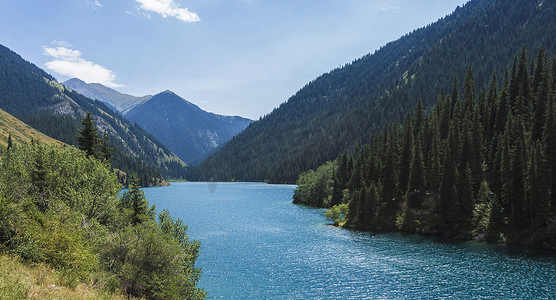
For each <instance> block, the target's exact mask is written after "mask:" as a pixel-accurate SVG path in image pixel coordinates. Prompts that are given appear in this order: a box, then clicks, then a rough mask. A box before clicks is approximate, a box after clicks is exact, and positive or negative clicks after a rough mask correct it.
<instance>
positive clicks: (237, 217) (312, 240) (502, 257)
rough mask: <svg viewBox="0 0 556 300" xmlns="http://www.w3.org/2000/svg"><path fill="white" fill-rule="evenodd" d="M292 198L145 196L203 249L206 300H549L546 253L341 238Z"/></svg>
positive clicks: (553, 292) (241, 190) (251, 186)
mask: <svg viewBox="0 0 556 300" xmlns="http://www.w3.org/2000/svg"><path fill="white" fill-rule="evenodd" d="M207 187H208V188H207ZM211 187H212V188H211ZM293 189H294V186H284V185H267V184H259V183H217V184H216V183H174V184H172V186H170V187H162V188H150V189H145V192H146V194H147V197H148V198H149V200H150V201H151V202H152V203H155V204H156V207H157V209H158V210H162V209H168V210H169V211H170V212H171V214H172V216H174V217H179V218H181V219H183V220H184V222H185V223H186V224H188V225H189V234H190V235H191V237H192V238H193V239H196V240H200V241H201V243H202V246H201V252H202V253H201V255H200V257H199V259H198V266H200V267H202V268H203V275H202V279H201V282H200V285H201V286H202V287H203V288H204V289H205V290H206V291H208V293H209V294H208V297H209V298H222V299H249V298H252V299H377V298H378V299H381V298H382V299H392V298H396V299H398V298H445V297H453V298H495V299H500V298H504V299H507V298H515V299H523V298H545V299H550V298H556V285H555V284H554V282H555V279H556V259H555V258H554V256H551V255H549V254H548V253H546V252H542V251H536V250H532V249H527V248H523V247H507V246H499V245H488V244H479V243H474V242H453V241H445V240H441V239H436V238H432V237H423V236H417V235H403V234H370V233H365V232H356V231H349V230H344V229H340V228H337V227H334V226H328V225H327V221H326V220H325V218H324V217H323V212H324V211H323V210H321V209H313V208H308V207H303V206H297V205H293V204H291V196H292V192H293Z"/></svg>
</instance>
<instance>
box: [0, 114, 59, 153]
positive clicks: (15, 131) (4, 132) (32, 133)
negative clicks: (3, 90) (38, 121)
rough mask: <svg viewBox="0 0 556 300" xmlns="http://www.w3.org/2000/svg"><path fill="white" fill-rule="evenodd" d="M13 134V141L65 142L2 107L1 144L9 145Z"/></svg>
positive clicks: (0, 121) (0, 123)
mask: <svg viewBox="0 0 556 300" xmlns="http://www.w3.org/2000/svg"><path fill="white" fill-rule="evenodd" d="M10 136H11V138H12V141H22V142H28V143H30V142H31V141H39V142H41V143H45V144H58V145H64V143H62V142H60V141H58V140H55V139H53V138H51V137H49V136H47V135H45V134H43V133H41V132H39V131H37V130H36V129H34V128H32V127H31V126H29V125H27V124H25V123H23V122H21V121H20V120H18V119H17V118H15V117H14V116H12V115H10V114H9V113H7V112H5V111H3V110H1V109H0V145H2V146H4V147H5V146H7V145H8V138H9V137H10Z"/></svg>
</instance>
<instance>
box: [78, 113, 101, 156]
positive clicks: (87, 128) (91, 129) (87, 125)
mask: <svg viewBox="0 0 556 300" xmlns="http://www.w3.org/2000/svg"><path fill="white" fill-rule="evenodd" d="M81 123H82V124H83V128H82V129H80V130H79V131H78V132H79V136H78V137H77V142H78V144H79V149H81V150H83V151H85V153H87V156H90V157H95V158H98V153H97V150H98V146H99V139H98V131H97V129H96V126H95V120H94V119H93V116H92V115H91V113H89V112H87V116H85V118H84V119H83V120H82V121H81Z"/></svg>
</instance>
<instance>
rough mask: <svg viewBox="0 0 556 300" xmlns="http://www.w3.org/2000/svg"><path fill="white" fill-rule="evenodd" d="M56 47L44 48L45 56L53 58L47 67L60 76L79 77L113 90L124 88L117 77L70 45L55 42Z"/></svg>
mask: <svg viewBox="0 0 556 300" xmlns="http://www.w3.org/2000/svg"><path fill="white" fill-rule="evenodd" d="M53 44H54V45H55V46H56V47H46V46H43V54H44V55H46V56H49V57H50V58H52V60H51V61H48V62H47V63H46V64H45V66H46V68H47V69H49V70H51V71H54V72H56V73H58V74H60V75H64V76H69V77H77V78H79V79H81V80H83V81H85V82H87V83H91V82H95V83H100V84H103V85H105V86H108V87H111V88H118V87H124V85H123V84H119V83H116V82H114V80H115V79H116V75H114V73H113V72H112V70H109V69H107V68H105V67H103V66H101V65H98V64H95V63H93V62H91V61H88V60H86V59H84V58H82V57H81V51H79V50H74V49H70V48H68V47H67V45H68V44H69V43H67V42H62V41H55V42H53Z"/></svg>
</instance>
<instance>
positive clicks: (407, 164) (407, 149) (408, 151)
mask: <svg viewBox="0 0 556 300" xmlns="http://www.w3.org/2000/svg"><path fill="white" fill-rule="evenodd" d="M412 125H413V122H412V121H411V115H410V114H409V113H408V114H407V116H406V117H405V121H404V127H403V133H402V147H401V154H400V173H399V177H398V178H399V188H400V189H401V190H402V191H405V190H407V185H408V182H409V173H410V171H411V162H412V161H413V148H414V145H413V126H412Z"/></svg>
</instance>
